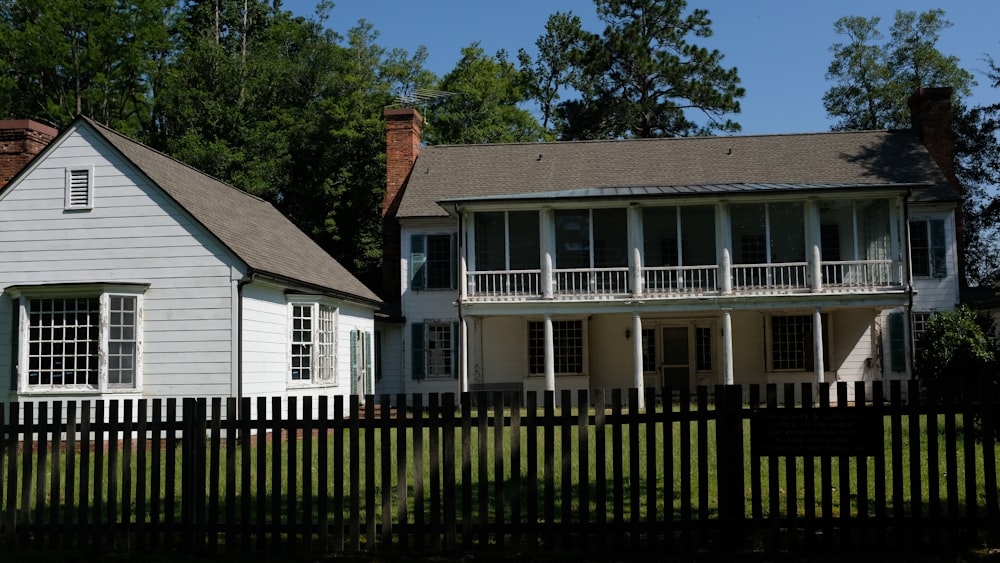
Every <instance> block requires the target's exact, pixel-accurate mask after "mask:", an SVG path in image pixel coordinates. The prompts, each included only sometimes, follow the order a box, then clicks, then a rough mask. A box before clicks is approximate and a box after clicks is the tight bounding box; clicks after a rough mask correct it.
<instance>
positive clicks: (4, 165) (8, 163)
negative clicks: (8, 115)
mask: <svg viewBox="0 0 1000 563" xmlns="http://www.w3.org/2000/svg"><path fill="white" fill-rule="evenodd" d="M58 134H59V132H58V131H56V130H55V129H53V128H51V127H49V126H47V125H42V124H41V123H37V122H35V121H32V120H30V119H8V120H4V121H0V188H3V187H4V186H6V185H7V182H10V180H11V178H13V177H14V176H16V175H17V173H18V172H20V171H21V169H22V168H24V167H25V165H27V164H28V162H29V161H31V159H32V158H34V157H35V155H37V154H38V153H40V152H42V149H44V148H45V147H46V146H47V145H48V144H49V143H51V142H52V139H55V138H56V135H58Z"/></svg>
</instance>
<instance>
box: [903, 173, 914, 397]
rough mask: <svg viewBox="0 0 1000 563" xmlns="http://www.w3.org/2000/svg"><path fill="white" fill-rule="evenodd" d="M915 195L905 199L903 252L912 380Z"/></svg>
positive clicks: (906, 327)
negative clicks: (912, 200)
mask: <svg viewBox="0 0 1000 563" xmlns="http://www.w3.org/2000/svg"><path fill="white" fill-rule="evenodd" d="M911 195H913V189H912V188H910V189H907V190H906V198H905V199H903V233H905V236H903V237H901V238H903V241H902V242H903V245H901V246H903V250H905V252H906V255H905V258H906V259H905V260H903V264H906V316H905V317H904V325H905V326H904V327H903V330H904V331H905V333H906V348H907V350H906V355H907V359H908V360H909V362H910V379H914V372H915V369H914V364H913V360H914V358H913V333H912V331H911V330H910V326H911V322H910V319H912V318H913V268H911V267H910V266H911V253H910V196H911Z"/></svg>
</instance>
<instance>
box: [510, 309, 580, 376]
mask: <svg viewBox="0 0 1000 563" xmlns="http://www.w3.org/2000/svg"><path fill="white" fill-rule="evenodd" d="M533 323H538V324H541V325H542V327H543V328H542V330H543V331H544V323H545V321H544V320H542V319H530V320H528V322H527V323H526V324H525V332H526V337H527V338H525V345H526V347H527V353H526V354H525V358H526V359H527V363H528V365H527V366H526V373H527V374H528V377H544V376H545V370H544V368H543V369H542V370H541V371H533V370H532V363H533V362H532V361H531V357H532V350H533V349H538V348H540V350H541V351H540V352H536V353H541V354H542V365H543V366H544V355H545V340H544V339H545V336H544V332H543V333H542V342H541V345H540V346H533V345H532V342H531V337H532V329H531V325H532V324H533ZM564 323H579V326H580V357H579V364H580V371H578V372H576V371H565V370H563V371H560V369H559V368H560V365H561V362H560V359H559V354H560V352H561V351H563V350H560V348H559V345H558V342H559V331H560V325H561V324H564ZM587 329H588V326H587V323H586V322H585V320H584V319H580V318H566V319H552V341H553V342H552V353H553V354H554V355H555V356H556V357H555V358H553V360H554V361H553V364H554V370H555V376H556V377H563V376H569V377H572V376H578V375H586V374H587V371H588V370H587V367H588V365H587V363H588V357H587ZM567 357H568V354H567ZM568 361H570V362H575V361H576V358H572V359H570V360H568ZM563 365H565V364H563Z"/></svg>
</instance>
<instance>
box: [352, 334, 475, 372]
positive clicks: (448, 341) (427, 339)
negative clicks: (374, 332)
mask: <svg viewBox="0 0 1000 563" xmlns="http://www.w3.org/2000/svg"><path fill="white" fill-rule="evenodd" d="M452 323H454V321H441V320H425V321H424V376H425V377H426V378H427V379H454V378H455V374H454V372H453V371H452V370H454V366H455V354H457V353H458V351H457V350H455V349H454V346H452V343H453V342H454V339H455V335H454V334H452ZM434 330H438V331H439V332H440V334H443V335H444V337H443V339H441V340H439V341H438V343H443V344H444V345H445V347H443V348H432V347H431V333H432V331H434ZM442 350H443V351H446V352H447V354H435V353H434V352H440V351H442ZM435 356H438V357H439V359H440V357H441V356H443V357H444V360H445V361H444V362H443V363H440V365H438V366H437V367H439V368H443V370H442V371H437V372H436V371H434V368H435V367H436V366H435V363H434V361H433V357H435ZM359 364H360V362H359Z"/></svg>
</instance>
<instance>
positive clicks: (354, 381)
mask: <svg viewBox="0 0 1000 563" xmlns="http://www.w3.org/2000/svg"><path fill="white" fill-rule="evenodd" d="M357 343H358V331H356V330H352V331H351V395H356V394H357V392H358V346H357Z"/></svg>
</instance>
